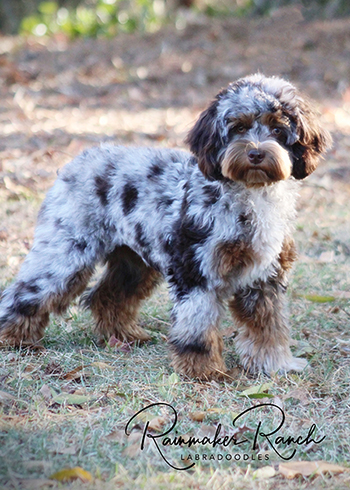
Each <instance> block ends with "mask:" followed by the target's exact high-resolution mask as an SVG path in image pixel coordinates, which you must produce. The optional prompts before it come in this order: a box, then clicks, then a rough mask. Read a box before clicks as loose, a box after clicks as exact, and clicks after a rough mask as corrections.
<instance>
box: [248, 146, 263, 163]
mask: <svg viewBox="0 0 350 490" xmlns="http://www.w3.org/2000/svg"><path fill="white" fill-rule="evenodd" d="M264 158H265V152H264V151H262V150H258V149H254V150H249V151H248V159H249V161H250V163H254V165H259V163H261V162H262V161H263V160H264Z"/></svg>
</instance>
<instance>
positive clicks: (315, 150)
mask: <svg viewBox="0 0 350 490" xmlns="http://www.w3.org/2000/svg"><path fill="white" fill-rule="evenodd" d="M298 99H299V100H298V105H297V117H296V124H297V128H296V131H297V133H298V136H299V139H298V141H297V142H296V143H294V145H293V146H292V153H293V170H292V175H293V177H295V178H296V179H305V177H307V176H308V175H310V174H311V173H312V172H313V171H314V170H315V169H316V167H317V165H318V161H319V157H320V156H321V154H322V153H325V151H326V150H327V149H328V148H330V147H331V145H332V138H331V136H330V134H329V133H328V131H326V130H325V129H323V128H321V126H320V125H319V123H318V119H317V115H316V113H315V112H314V111H313V110H312V109H311V106H310V105H309V103H308V102H307V101H306V100H303V99H301V98H300V97H298Z"/></svg>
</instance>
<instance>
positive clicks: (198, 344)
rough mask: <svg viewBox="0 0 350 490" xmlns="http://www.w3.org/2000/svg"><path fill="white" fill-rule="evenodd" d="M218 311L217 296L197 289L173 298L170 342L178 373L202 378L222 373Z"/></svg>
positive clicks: (224, 370)
mask: <svg viewBox="0 0 350 490" xmlns="http://www.w3.org/2000/svg"><path fill="white" fill-rule="evenodd" d="M221 313H222V305H221V303H220V302H219V301H218V299H217V297H216V295H215V294H214V293H212V292H207V291H204V290H202V289H200V288H195V289H193V290H192V291H191V292H190V293H189V294H186V295H184V296H183V297H182V298H181V299H178V300H177V301H175V305H174V308H173V312H172V320H173V326H172V330H171V333H170V336H169V342H170V347H171V351H172V365H173V367H174V369H175V370H176V371H177V372H179V373H181V374H184V375H187V376H190V377H194V378H199V379H202V380H208V379H212V378H221V377H223V376H224V374H225V372H226V367H225V363H224V361H223V358H222V350H223V340H222V336H221V334H220V332H219V329H218V327H219V321H220V317H221Z"/></svg>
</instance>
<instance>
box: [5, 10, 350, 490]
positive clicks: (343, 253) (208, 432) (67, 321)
mask: <svg viewBox="0 0 350 490" xmlns="http://www.w3.org/2000/svg"><path fill="white" fill-rule="evenodd" d="M0 52H1V54H0V77H1V80H2V82H3V83H2V85H0V95H1V97H0V127H1V135H2V136H1V141H0V290H1V289H3V287H4V286H5V285H6V284H8V283H9V282H10V281H11V280H12V279H13V277H14V276H15V274H16V272H17V271H18V269H19V266H20V264H21V262H22V261H23V258H24V257H25V255H26V254H27V253H28V250H29V248H30V244H31V242H32V237H33V231H34V223H35V219H36V214H37V212H38V209H39V207H40V203H41V201H42V199H43V197H44V195H45V192H46V190H47V189H48V188H49V187H50V185H51V184H52V182H53V181H54V179H55V176H56V172H57V170H58V169H59V168H60V167H62V166H63V165H64V164H65V163H66V162H68V161H69V160H70V159H71V158H72V157H74V156H75V155H76V154H78V153H79V152H80V151H81V150H82V149H84V148H87V147H89V146H92V145H96V144H99V143H100V142H102V141H108V142H112V143H122V144H128V145H130V144H132V145H150V146H166V147H184V145H183V139H184V136H185V135H186V132H187V131H188V129H189V128H190V127H191V124H192V122H193V121H194V119H195V118H196V116H197V115H198V113H199V111H200V110H202V109H203V108H204V106H205V105H206V103H207V102H208V100H210V98H211V97H213V96H214V95H215V93H217V91H218V89H219V88H221V87H222V86H225V85H226V84H227V83H228V82H229V81H232V80H234V79H236V78H238V77H240V76H244V75H246V74H249V73H252V72H256V71H261V72H263V73H265V74H267V75H274V74H277V75H280V76H284V77H286V78H288V79H289V80H291V81H292V82H293V83H295V84H296V85H297V86H298V87H299V88H300V89H302V90H303V91H304V92H306V93H308V94H309V95H310V96H311V97H312V98H313V99H314V100H315V103H316V105H317V107H318V109H319V112H320V119H321V121H322V124H324V125H325V126H326V127H327V128H328V129H329V130H330V131H331V132H332V135H333V139H334V145H333V148H332V150H331V151H330V152H329V153H328V154H327V156H326V158H325V160H324V161H323V162H322V163H321V165H320V166H319V168H318V170H317V171H316V172H315V173H314V174H313V175H312V176H311V177H310V178H309V179H307V180H306V181H305V182H304V183H303V187H302V190H301V195H300V204H299V217H298V221H297V228H296V232H295V238H296V241H297V245H298V250H299V261H298V264H297V265H296V267H295V269H294V271H293V275H292V281H291V285H290V289H289V292H288V295H289V302H290V316H291V323H292V327H293V328H292V331H293V338H294V339H295V341H294V346H293V350H294V352H295V353H296V354H297V355H301V356H303V357H305V358H306V359H307V360H308V361H309V367H308V369H306V370H305V371H304V372H302V373H300V374H299V375H296V374H289V375H278V374H276V375H274V376H272V377H271V378H267V377H265V376H259V377H251V376H247V375H246V374H245V373H244V372H243V371H242V369H241V367H240V366H239V365H238V364H237V363H238V358H237V356H236V354H235V351H234V336H235V326H234V325H232V322H231V320H230V319H229V318H227V319H226V321H225V323H224V333H225V339H226V340H225V357H226V362H227V364H228V365H229V367H230V368H231V369H232V371H231V372H232V379H230V380H228V381H227V382H224V383H216V382H211V383H199V382H195V381H193V380H188V379H181V378H180V377H179V376H177V375H176V374H174V373H173V371H172V369H171V367H170V366H169V359H168V350H167V347H166V334H167V327H168V325H169V310H170V303H169V300H168V296H167V291H166V288H164V287H163V288H161V289H160V290H159V291H158V293H157V294H156V295H155V296H154V297H153V299H152V300H151V301H149V302H148V303H147V304H146V305H145V307H144V309H143V310H142V315H141V323H142V324H143V326H144V327H145V328H146V330H147V331H148V332H149V333H150V335H151V337H152V341H151V342H149V343H148V344H147V345H145V346H142V347H138V346H131V347H129V346H126V345H124V344H120V343H119V342H117V341H116V340H115V339H111V341H110V345H108V346H106V347H105V348H101V347H97V346H96V344H95V340H96V339H95V337H94V334H93V330H92V327H93V324H92V319H91V317H90V316H89V314H88V313H86V312H82V311H81V310H80V309H79V307H78V306H77V305H72V307H71V308H70V310H69V312H67V314H66V315H65V316H64V317H53V318H52V321H51V323H50V327H49V328H48V330H47V333H46V337H45V339H44V342H43V348H42V349H41V350H40V351H26V350H22V351H12V350H1V351H0V429H1V432H0V441H1V443H0V488H1V489H13V488H35V489H37V488H56V487H59V488H72V489H73V488H81V486H84V488H94V489H96V488H97V489H99V488H101V489H109V488H128V489H129V488H146V489H148V488H154V489H163V488H170V489H171V490H173V489H177V488H191V489H192V488H193V489H204V488H213V489H219V488H220V489H232V488H237V489H244V490H245V489H253V490H255V489H270V488H271V489H272V488H284V489H285V488H287V489H288V488H291V489H299V488H311V487H312V488H329V487H332V488H349V486H350V475H349V473H348V470H347V467H348V466H349V464H348V461H349V459H348V455H349V451H350V445H349V436H350V421H349V414H348V409H349V403H350V398H349V381H350V357H349V356H350V336H349V333H348V332H349V331H348V328H347V327H348V324H349V316H350V307H349V297H350V294H349V285H350V227H349V222H350V221H349V217H350V216H349V215H350V210H349V205H348V203H349V197H350V167H349V162H348V153H349V150H350V139H349V134H350V84H349V80H350V62H349V59H350V19H339V20H334V21H327V22H321V21H313V22H311V23H310V22H305V21H304V20H303V19H302V16H301V14H300V12H299V11H298V10H297V9H293V8H292V9H283V10H280V11H277V12H276V13H275V14H274V15H273V16H272V17H269V18H263V19H234V18H225V19H220V18H218V19H207V18H204V17H198V16H187V17H180V18H179V19H178V21H177V23H176V26H174V27H173V26H166V27H165V28H163V29H162V30H161V31H159V32H157V33H154V34H148V35H142V36H141V35H135V34H133V35H121V36H119V37H117V38H116V39H113V40H77V41H74V42H73V41H68V40H67V39H65V38H64V37H60V36H57V37H56V38H54V39H27V40H24V39H20V38H10V37H2V38H1V39H0ZM153 403H169V404H171V405H172V406H173V407H174V408H175V409H176V411H177V414H178V423H177V426H176V430H177V435H182V436H183V437H185V436H186V437H189V436H195V437H199V438H202V439H203V437H205V436H208V437H213V436H214V434H215V431H216V428H217V426H218V424H222V427H223V429H222V433H221V434H224V435H234V436H235V437H236V438H237V439H239V438H242V437H243V436H244V438H247V440H248V442H247V443H246V447H245V449H244V450H243V449H241V447H240V446H237V447H233V446H230V447H229V448H223V447H222V446H220V450H219V449H218V447H215V448H213V447H212V446H210V445H209V446H208V444H207V445H206V446H203V447H198V446H195V447H194V448H191V449H188V448H187V447H185V449H184V448H179V447H174V446H172V447H171V446H167V447H165V446H164V447H161V449H162V451H163V453H162V454H163V456H164V457H165V459H167V461H168V463H170V464H171V465H172V466H176V467H185V466H188V465H190V464H192V462H195V463H196V465H195V467H193V468H192V469H190V470H186V471H178V470H174V469H173V468H172V467H171V466H170V465H169V464H168V463H167V462H165V461H164V459H162V457H161V455H160V452H159V451H158V449H157V447H156V444H155V442H154V441H157V439H149V438H146V442H145V447H144V449H143V451H141V450H140V442H141V438H142V434H143V428H144V424H145V422H147V420H152V422H151V424H150V428H151V433H152V434H154V435H157V434H158V435H161V434H162V433H163V432H166V431H167V430H168V429H169V428H170V426H171V425H172V420H173V417H174V414H173V413H172V411H171V409H170V408H169V407H166V406H164V405H162V406H156V407H153V408H152V409H150V411H149V413H143V414H140V416H139V417H138V418H137V420H136V422H135V423H133V430H132V433H131V435H130V436H129V437H127V436H126V435H125V434H124V428H125V425H126V423H127V422H128V420H129V419H130V418H131V417H132V416H133V415H134V414H135V413H136V412H138V411H139V410H141V409H142V408H143V407H145V406H147V405H150V404H153ZM266 403H272V404H273V405H275V406H274V407H267V406H263V407H261V408H255V410H254V412H248V413H247V415H246V416H242V417H241V418H240V419H238V421H237V423H236V426H235V427H233V426H232V420H233V419H234V418H235V417H236V416H237V415H238V414H241V413H242V412H243V411H244V410H246V409H248V408H251V407H253V406H256V405H259V404H266ZM278 407H280V409H282V410H283V411H284V413H285V417H286V420H285V424H284V426H283V428H281V429H280V431H279V432H278V435H279V436H283V437H284V438H285V441H284V442H286V438H288V437H294V441H295V440H296V439H297V437H298V436H302V438H301V439H299V444H296V443H295V442H293V441H291V440H290V444H289V445H288V444H282V443H281V444H280V446H278V448H279V449H281V451H280V453H283V454H282V456H284V457H287V456H288V455H289V454H291V451H292V450H293V449H296V453H295V454H294V456H293V458H292V459H291V461H290V462H291V463H294V464H295V467H296V474H297V475H299V476H297V477H296V478H291V479H289V478H286V476H285V475H286V472H287V471H288V470H291V468H290V467H288V464H287V465H286V466H283V458H281V457H280V456H279V455H278V454H277V453H276V452H275V451H274V449H273V447H272V445H271V444H270V443H269V441H268V439H267V438H264V437H263V436H261V435H260V436H259V437H258V441H257V443H258V447H257V448H256V449H257V450H255V451H254V450H252V445H253V442H254V441H253V439H254V434H255V431H256V430H257V423H258V421H259V420H261V421H262V423H263V424H265V425H264V426H263V427H264V431H265V433H268V432H271V431H272V430H274V429H276V427H277V426H278V425H279V423H280V421H281V419H280V417H281V412H280V410H279V408H278ZM252 413H254V414H255V416H252V415H251V414H252ZM313 424H314V425H315V431H314V432H312V434H311V436H310V437H309V439H307V434H308V432H309V431H310V430H312V427H313ZM310 428H311V429H310ZM323 436H325V438H324V439H323V440H322V438H323ZM171 437H175V428H174V431H173V432H172V435H171ZM271 437H272V436H271ZM302 439H304V441H303V440H302ZM305 439H307V440H306V441H305ZM311 439H313V440H314V441H316V443H315V442H312V441H311ZM158 440H159V441H161V440H160V439H158ZM247 445H248V446H247ZM274 447H275V449H277V447H276V445H275V446H274ZM162 451H161V452H162ZM219 454H222V455H223V459H222V460H221V461H220V458H218V455H219ZM227 454H231V457H232V460H230V459H229V457H228V456H227ZM237 454H238V456H235V455H237ZM244 454H247V457H244ZM258 454H261V455H262V458H263V460H261V461H260V460H259V457H258ZM196 455H198V456H196ZM204 455H206V457H207V458H206V459H205V458H204ZM189 456H191V457H192V459H191V458H190V457H189ZM210 456H212V458H211V460H209V458H210ZM213 457H214V458H215V459H214V460H213ZM265 457H266V458H267V459H265ZM196 458H197V459H196ZM235 458H236V459H235ZM237 459H239V460H237ZM313 461H321V462H322V463H319V464H318V465H319V468H320V469H319V473H321V474H320V475H319V476H315V470H316V466H314V467H311V469H310V467H309V468H305V467H304V466H303V462H313ZM325 463H331V464H336V465H338V467H331V468H329V467H327V466H326V465H325ZM76 466H79V467H82V468H83V469H84V470H85V471H87V472H89V473H87V475H85V476H84V474H83V475H81V474H80V478H78V480H76V481H72V482H70V483H57V481H58V480H59V479H60V478H63V479H64V478H66V479H68V480H69V481H71V480H72V478H74V474H73V476H72V475H71V474H69V473H67V472H66V473H63V476H62V475H61V476H60V475H58V476H56V479H50V477H51V476H52V475H53V474H54V473H55V472H57V471H60V470H62V469H64V468H74V467H76ZM339 467H340V468H339ZM310 474H311V476H310ZM75 476H77V475H75ZM78 476H79V475H78ZM289 476H292V475H291V474H290V475H289ZM84 478H85V479H87V480H89V479H91V478H92V481H91V482H90V483H89V482H88V483H84V484H83V483H82V479H84ZM57 479H58V480H57ZM60 485H61V486H60Z"/></svg>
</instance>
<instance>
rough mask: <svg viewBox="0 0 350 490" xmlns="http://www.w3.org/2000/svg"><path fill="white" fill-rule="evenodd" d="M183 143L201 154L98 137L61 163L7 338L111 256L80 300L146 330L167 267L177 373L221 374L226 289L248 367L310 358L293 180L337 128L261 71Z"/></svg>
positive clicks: (8, 315) (1, 307)
mask: <svg viewBox="0 0 350 490" xmlns="http://www.w3.org/2000/svg"><path fill="white" fill-rule="evenodd" d="M187 143H188V144H189V146H190V149H191V152H192V153H187V152H183V151H177V150H170V149H151V148H124V147H119V146H102V147H100V148H91V149H89V150H87V151H85V152H84V153H82V154H81V155H80V156H78V157H77V158H75V159H74V160H73V161H72V162H70V163H69V164H68V165H66V166H65V167H64V168H63V169H62V170H61V172H60V173H59V175H58V178H57V180H56V182H55V184H54V186H53V188H52V189H51V190H50V191H49V192H48V194H47V197H46V199H45V201H44V202H43V205H42V207H41V210H40V213H39V217H38V224H37V228H36V232H35V237H34V244H33V247H32V249H31V251H30V252H29V254H28V256H27V257H26V259H25V261H24V263H23V265H22V268H21V270H20V272H19V274H18V277H17V280H16V281H15V282H14V283H13V284H12V285H11V286H10V287H9V288H8V289H7V290H5V291H4V292H3V294H2V299H1V303H0V341H2V342H7V343H10V344H12V345H20V344H21V343H23V342H37V341H40V339H41V337H42V336H43V333H44V329H45V326H46V325H47V323H48V320H49V313H50V312H52V311H54V312H58V313H62V312H63V311H64V310H65V309H66V308H67V306H68V304H69V302H70V301H71V300H72V299H73V298H74V297H76V296H77V295H79V294H81V293H82V292H83V291H84V290H85V289H86V287H87V284H88V281H89V279H90V277H91V275H92V273H93V271H94V268H95V266H96V264H98V263H101V262H102V263H105V264H106V269H105V272H104V274H103V275H102V277H101V279H100V281H99V282H98V283H97V285H96V286H94V288H93V289H92V290H88V291H87V292H86V293H85V294H84V296H83V300H82V301H83V304H84V306H85V307H89V308H91V310H92V313H93V316H94V318H95V320H96V328H97V331H98V332H99V333H100V335H101V336H103V337H105V338H108V337H109V336H111V335H115V336H117V337H118V338H120V339H124V340H127V341H132V340H138V341H144V340H147V339H148V338H149V337H148V334H147V333H146V332H145V331H144V330H143V329H142V328H141V327H140V326H138V325H137V313H138V310H139V307H140V304H141V302H142V300H144V299H145V298H146V297H148V296H149V295H150V294H151V292H152V291H153V290H154V288H155V287H156V286H157V284H158V283H159V281H160V280H161V279H162V278H165V279H166V280H167V281H168V284H169V289H170V293H171V297H172V300H173V301H174V307H173V311H172V322H173V325H172V328H171V331H170V334H169V342H170V347H171V353H172V362H173V366H174V367H175V369H176V370H178V371H179V372H181V373H183V374H186V375H189V376H195V377H200V378H210V377H213V376H217V375H222V374H223V373H224V372H225V365H224V362H223V358H222V350H223V342H222V337H221V335H220V333H219V324H220V318H221V316H222V313H223V311H224V303H225V301H228V302H229V307H230V310H231V312H232V314H233V317H234V318H235V320H236V321H237V323H238V326H239V334H238V337H237V350H238V352H239V353H240V355H241V360H242V363H243V365H244V366H245V367H246V368H250V369H251V370H252V371H254V372H256V371H259V370H260V371H266V372H271V371H276V370H278V369H284V370H288V369H301V368H303V366H304V365H305V361H304V360H303V359H294V358H293V357H292V355H291V352H290V348H289V326H288V320H287V315H286V311H285V310H286V308H285V290H286V287H287V273H288V270H289V269H290V267H291V265H292V262H293V260H294V259H295V251H294V246H293V240H292V238H291V234H292V231H293V221H294V218H295V203H296V197H297V189H298V183H297V180H299V179H303V178H304V177H306V176H307V175H309V174H310V173H311V172H313V170H314V169H315V168H316V166H317V162H318V158H319V156H320V155H321V154H322V153H323V152H325V150H326V149H327V147H328V146H329V145H330V137H329V135H328V133H327V132H326V131H325V130H323V129H322V128H321V127H320V125H319V123H318V120H317V116H316V114H315V113H314V111H313V109H312V106H311V104H310V103H309V102H307V101H306V99H305V98H304V97H302V96H301V95H300V94H299V93H298V92H297V90H296V89H295V88H294V87H293V86H292V85H291V84H290V83H288V82H286V81H285V80H282V79H280V78H274V77H272V78H266V77H264V76H262V75H253V76H250V77H246V78H243V79H240V80H238V81H237V82H234V83H232V84H230V85H229V86H228V87H227V88H226V89H224V90H222V91H221V92H220V93H219V94H218V95H217V96H216V98H215V100H214V101H213V102H212V103H211V104H210V105H209V107H208V108H207V109H206V110H205V111H204V112H203V113H202V114H201V115H200V117H199V119H198V121H197V122H196V124H195V125H194V127H193V129H192V130H191V131H190V133H189V135H188V137H187Z"/></svg>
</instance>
